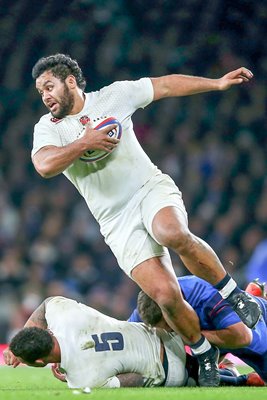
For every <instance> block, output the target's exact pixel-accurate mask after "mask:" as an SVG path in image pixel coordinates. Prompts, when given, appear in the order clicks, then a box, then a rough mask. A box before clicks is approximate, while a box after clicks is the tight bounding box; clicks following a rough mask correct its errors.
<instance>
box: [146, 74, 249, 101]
mask: <svg viewBox="0 0 267 400" xmlns="http://www.w3.org/2000/svg"><path fill="white" fill-rule="evenodd" d="M252 77H253V74H252V73H251V71H249V70H248V69H246V68H244V67H241V68H238V69H236V70H235V71H231V72H229V73H228V74H226V75H224V76H223V77H221V78H219V79H209V78H202V77H197V76H189V75H179V74H173V75H166V76H162V77H159V78H151V81H152V85H153V88H154V100H159V99H161V98H163V97H175V96H188V95H192V94H197V93H203V92H209V91H213V90H226V89H229V88H230V87H231V86H233V85H239V84H240V83H242V82H247V81H249V80H250V79H251V78H252Z"/></svg>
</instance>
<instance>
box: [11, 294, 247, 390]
mask: <svg viewBox="0 0 267 400" xmlns="http://www.w3.org/2000/svg"><path fill="white" fill-rule="evenodd" d="M4 358H5V362H6V364H7V365H12V366H13V367H16V366H17V365H19V363H20V362H23V363H26V364H27V365H30V366H33V367H44V366H45V365H47V364H48V363H56V364H55V365H54V366H53V367H52V370H53V373H54V376H55V377H57V378H58V379H60V380H62V381H66V382H67V383H68V385H69V387H70V388H84V387H88V386H89V387H91V388H94V387H109V388H110V387H120V386H148V387H151V386H184V385H187V384H190V385H192V384H193V385H194V384H196V381H197V379H198V363H197V360H196V358H193V357H192V356H190V355H187V354H186V353H185V350H184V345H183V343H182V340H181V338H180V336H179V335H177V334H175V333H170V332H167V331H165V330H163V329H161V328H151V327H147V326H146V325H144V324H140V323H129V322H127V321H118V320H116V319H114V318H110V317H108V316H106V315H104V314H101V313H99V312H98V311H96V310H94V309H92V308H90V307H87V306H85V305H83V304H81V303H77V302H76V301H74V300H71V299H66V298H64V297H53V298H48V299H47V300H45V301H44V302H43V303H42V304H41V305H40V306H39V307H38V308H37V309H36V310H35V311H34V312H33V314H32V315H31V317H30V318H29V320H28V321H27V322H26V324H25V327H24V329H22V330H21V331H19V332H18V333H17V335H15V337H14V338H13V339H12V341H11V343H10V348H9V349H7V350H5V351H4ZM226 367H227V368H229V365H228V366H226ZM62 368H63V370H64V372H62ZM221 375H222V381H223V382H225V384H227V385H229V384H236V383H235V382H234V381H233V380H231V377H229V376H228V375H229V370H228V371H227V370H221ZM230 375H231V374H230ZM224 377H225V378H224ZM188 378H189V379H188ZM238 379H239V381H238V382H239V384H246V379H245V378H244V377H243V376H240V377H238Z"/></svg>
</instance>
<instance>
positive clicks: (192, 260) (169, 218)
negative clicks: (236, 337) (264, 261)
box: [152, 207, 261, 328]
mask: <svg viewBox="0 0 267 400" xmlns="http://www.w3.org/2000/svg"><path fill="white" fill-rule="evenodd" d="M152 229H153V234H154V236H155V238H156V239H157V241H158V242H159V243H160V244H162V245H163V246H166V247H168V248H170V249H172V250H174V251H175V252H176V253H177V254H178V255H179V256H180V258H181V260H182V261H183V262H184V264H185V266H186V267H187V269H188V270H189V271H190V272H191V273H192V274H194V275H196V276H198V277H199V278H202V279H204V280H206V281H207V282H209V283H210V284H212V285H214V286H215V287H216V289H217V290H219V292H220V294H221V296H222V297H223V298H224V299H227V300H228V302H229V303H230V304H231V305H232V307H233V310H234V311H235V312H236V313H237V314H238V315H239V317H240V318H241V320H242V321H243V322H244V323H245V324H246V325H247V326H248V327H249V328H253V327H254V326H255V325H256V324H257V323H258V321H259V319H260V316H261V309H260V307H259V305H258V303H257V302H256V301H255V300H254V299H253V298H252V297H251V296H249V295H248V294H247V293H244V292H242V291H241V290H240V289H239V288H238V287H237V284H236V282H235V281H234V280H233V279H232V278H231V277H230V276H229V275H228V274H227V273H226V271H225V269H224V267H223V266H222V264H221V262H220V260H219V258H218V257H217V255H216V254H215V252H214V251H213V250H212V248H211V247H210V246H209V245H208V244H207V243H205V242H204V240H202V239H200V238H198V237H196V236H195V235H193V234H192V233H191V232H190V230H189V229H188V226H187V220H186V218H185V216H184V214H183V213H182V212H181V211H180V210H179V209H178V208H176V207H165V208H163V209H161V210H160V211H159V212H158V213H157V214H156V215H155V217H154V220H153V224H152Z"/></svg>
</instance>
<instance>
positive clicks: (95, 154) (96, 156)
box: [80, 117, 122, 162]
mask: <svg viewBox="0 0 267 400" xmlns="http://www.w3.org/2000/svg"><path fill="white" fill-rule="evenodd" d="M113 124H116V125H117V126H116V128H114V129H112V130H111V131H110V132H109V133H108V135H109V136H110V137H114V138H116V139H120V138H121V134H122V127H121V124H120V122H119V121H118V120H117V119H116V118H114V117H108V118H107V117H104V118H96V119H95V120H93V121H92V128H93V129H96V130H99V129H103V128H105V127H106V126H108V125H113ZM111 153H112V152H111ZM111 153H110V152H107V151H103V150H87V151H86V152H85V153H84V154H83V155H82V157H80V160H81V161H85V162H95V161H99V160H102V159H103V158H105V157H107V156H109V155H110V154H111Z"/></svg>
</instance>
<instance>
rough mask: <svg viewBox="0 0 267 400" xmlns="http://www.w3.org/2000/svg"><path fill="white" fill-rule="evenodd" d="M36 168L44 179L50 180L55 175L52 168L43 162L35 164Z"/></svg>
mask: <svg viewBox="0 0 267 400" xmlns="http://www.w3.org/2000/svg"><path fill="white" fill-rule="evenodd" d="M34 167H35V169H36V171H37V172H38V174H39V175H41V177H42V178H45V179H48V178H51V177H53V176H54V175H55V174H54V173H53V171H52V170H51V168H50V166H49V165H48V164H47V163H45V162H43V161H42V162H39V163H37V162H35V163H34Z"/></svg>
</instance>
